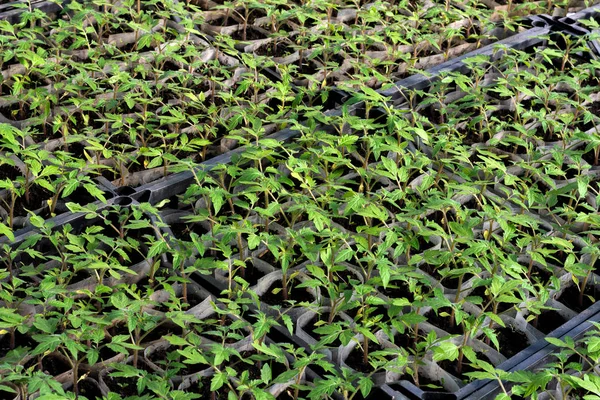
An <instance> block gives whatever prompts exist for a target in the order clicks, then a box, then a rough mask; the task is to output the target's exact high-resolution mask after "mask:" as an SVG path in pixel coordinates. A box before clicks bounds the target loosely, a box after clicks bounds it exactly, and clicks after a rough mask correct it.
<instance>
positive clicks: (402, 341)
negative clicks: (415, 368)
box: [392, 332, 421, 349]
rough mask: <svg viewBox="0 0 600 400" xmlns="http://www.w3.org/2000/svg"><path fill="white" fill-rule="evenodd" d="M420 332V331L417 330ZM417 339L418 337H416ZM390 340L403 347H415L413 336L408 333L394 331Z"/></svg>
mask: <svg viewBox="0 0 600 400" xmlns="http://www.w3.org/2000/svg"><path fill="white" fill-rule="evenodd" d="M419 333H421V332H419ZM417 340H418V338H417ZM392 342H393V343H394V344H395V345H396V346H398V347H401V348H403V349H414V348H415V344H416V342H415V336H414V334H409V333H396V334H395V335H394V338H393V339H392Z"/></svg>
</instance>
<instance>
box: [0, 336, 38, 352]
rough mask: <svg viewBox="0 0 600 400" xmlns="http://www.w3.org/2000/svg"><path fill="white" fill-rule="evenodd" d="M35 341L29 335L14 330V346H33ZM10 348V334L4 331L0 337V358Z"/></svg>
mask: <svg viewBox="0 0 600 400" xmlns="http://www.w3.org/2000/svg"><path fill="white" fill-rule="evenodd" d="M35 346H37V343H36V342H35V341H34V340H33V339H32V338H31V337H29V336H27V335H24V334H22V333H20V332H18V331H16V332H15V348H17V347H25V348H31V349H32V348H34V347H35ZM10 350H12V349H11V348H10V334H9V333H6V334H4V335H2V337H0V358H2V357H4V356H5V355H6V354H7V353H8V352H9V351H10Z"/></svg>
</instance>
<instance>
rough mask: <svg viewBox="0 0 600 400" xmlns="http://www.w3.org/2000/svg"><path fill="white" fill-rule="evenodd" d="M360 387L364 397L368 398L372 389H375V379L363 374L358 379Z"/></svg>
mask: <svg viewBox="0 0 600 400" xmlns="http://www.w3.org/2000/svg"><path fill="white" fill-rule="evenodd" d="M358 387H359V388H360V393H361V394H362V395H363V397H364V398H367V396H368V395H369V393H371V389H373V381H372V380H371V379H370V378H369V377H368V376H363V377H362V378H360V380H359V381H358Z"/></svg>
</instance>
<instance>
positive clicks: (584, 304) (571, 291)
mask: <svg viewBox="0 0 600 400" xmlns="http://www.w3.org/2000/svg"><path fill="white" fill-rule="evenodd" d="M579 293H580V291H579V288H578V287H577V286H576V285H572V286H569V287H568V288H566V289H565V290H564V292H562V294H561V295H560V297H559V298H558V301H560V302H561V303H563V304H564V305H566V306H567V307H569V308H570V309H571V310H573V311H578V312H581V311H583V310H585V309H586V308H588V307H590V306H591V305H592V304H594V302H593V301H592V299H590V297H589V296H591V297H592V298H593V299H595V300H598V298H599V297H600V293H598V291H597V290H596V287H595V286H593V285H587V286H586V288H585V291H584V296H583V298H582V301H581V302H580V301H579Z"/></svg>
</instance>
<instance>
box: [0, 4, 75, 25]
mask: <svg viewBox="0 0 600 400" xmlns="http://www.w3.org/2000/svg"><path fill="white" fill-rule="evenodd" d="M69 1H70V0H64V1H48V0H41V1H40V0H38V1H32V2H30V3H28V2H26V1H24V0H19V1H12V2H9V3H4V4H1V5H0V20H5V21H8V22H10V23H11V24H16V23H18V22H19V20H20V18H21V14H22V13H23V12H24V11H33V10H36V9H37V10H40V11H42V12H44V13H45V14H47V15H50V16H52V15H55V14H57V13H58V12H60V10H61V9H62V6H63V5H66V4H68V3H69ZM30 7H31V9H30Z"/></svg>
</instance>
